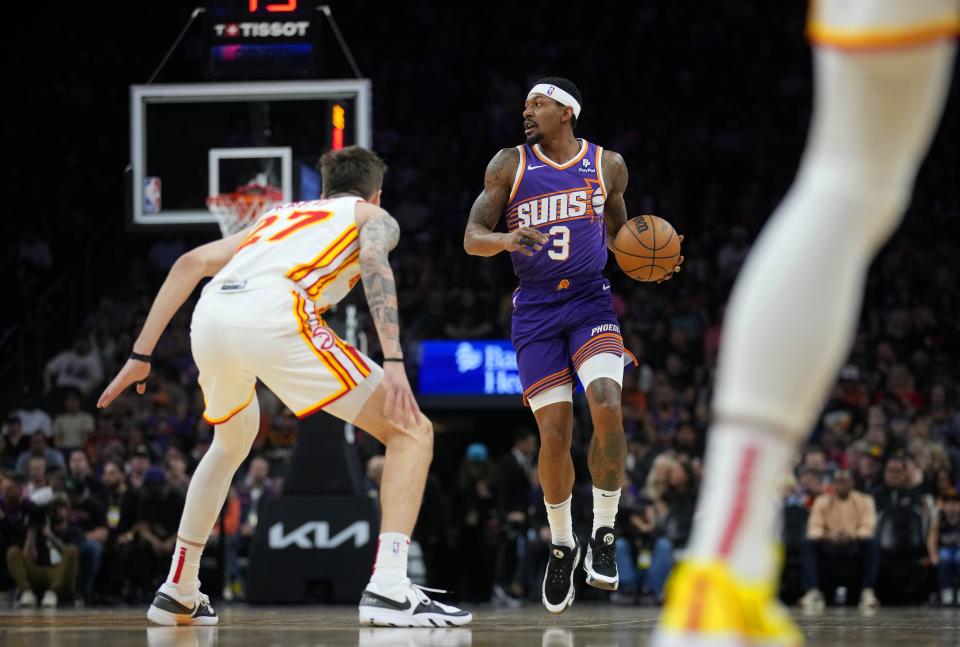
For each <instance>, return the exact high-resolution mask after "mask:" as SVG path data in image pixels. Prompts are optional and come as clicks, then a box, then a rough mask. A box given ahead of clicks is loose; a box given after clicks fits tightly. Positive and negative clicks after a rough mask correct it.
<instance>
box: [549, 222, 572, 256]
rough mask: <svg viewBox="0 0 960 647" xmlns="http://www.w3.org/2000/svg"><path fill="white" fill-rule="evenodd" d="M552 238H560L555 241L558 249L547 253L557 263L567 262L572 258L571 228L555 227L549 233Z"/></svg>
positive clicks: (554, 244) (554, 243)
mask: <svg viewBox="0 0 960 647" xmlns="http://www.w3.org/2000/svg"><path fill="white" fill-rule="evenodd" d="M547 233H548V234H550V236H551V237H552V236H558V238H554V239H553V246H554V247H556V249H551V250H548V251H547V256H549V257H550V258H552V259H553V260H555V261H565V260H567V257H568V256H570V228H569V227H565V226H563V225H555V226H553V227H551V228H550V230H549V231H548V232H547Z"/></svg>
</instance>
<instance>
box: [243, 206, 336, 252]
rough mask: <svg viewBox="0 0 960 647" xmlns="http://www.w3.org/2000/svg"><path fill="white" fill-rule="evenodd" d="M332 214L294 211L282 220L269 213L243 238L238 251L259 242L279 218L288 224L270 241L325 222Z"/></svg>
mask: <svg viewBox="0 0 960 647" xmlns="http://www.w3.org/2000/svg"><path fill="white" fill-rule="evenodd" d="M332 215H333V212H331V211H293V212H291V213H289V214H287V216H286V217H285V218H283V219H282V220H281V219H280V216H278V215H277V214H272V215H269V216H267V217H265V218H264V219H263V220H261V221H260V222H258V223H257V225H256V227H254V228H253V230H252V231H251V232H250V235H249V236H247V237H246V238H245V239H244V240H243V242H242V243H241V244H240V246H239V247H237V252H239V251H240V250H241V249H243V248H244V247H249V246H250V245H254V244H256V243H257V242H259V241H260V240H261V239H262V238H263V237H264V236H266V233H265V230H267V229H269V228H270V227H272V226H273V224H274V223H276V222H277V221H278V220H280V222H281V224H285V225H288V226H286V227H284V228H283V229H281V230H280V231H277V232H275V233H273V234H272V235H270V236H269V237H267V242H268V243H272V242H274V241H278V240H282V239H284V238H286V237H287V236H289V235H290V234H292V233H294V232H295V231H297V230H299V229H303V228H304V227H309V226H311V225H315V224H317V223H320V222H323V221H324V220H327V219H328V218H330V216H332ZM288 223H290V224H288ZM234 253H236V252H234Z"/></svg>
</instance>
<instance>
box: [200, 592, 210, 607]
mask: <svg viewBox="0 0 960 647" xmlns="http://www.w3.org/2000/svg"><path fill="white" fill-rule="evenodd" d="M200 603H201V604H205V605H207V608H209V609H210V610H211V611H213V607H212V606H210V596H209V595H207V594H206V593H201V594H200Z"/></svg>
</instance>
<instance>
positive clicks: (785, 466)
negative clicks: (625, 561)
mask: <svg viewBox="0 0 960 647" xmlns="http://www.w3.org/2000/svg"><path fill="white" fill-rule="evenodd" d="M709 438H710V440H709V447H708V449H707V456H706V462H705V463H704V466H703V475H704V481H703V485H702V487H701V488H700V492H701V495H700V500H699V501H698V502H697V511H696V516H695V519H696V523H695V524H694V529H693V536H692V537H691V538H690V547H689V552H688V555H689V556H690V557H691V558H692V559H696V560H722V561H725V562H726V563H727V564H728V565H729V566H730V567H731V568H732V569H733V571H734V573H736V574H737V575H738V576H739V577H741V578H742V579H744V580H747V581H750V582H758V581H766V580H767V579H768V578H769V577H770V576H771V574H772V572H773V571H774V570H775V569H776V568H777V566H778V564H777V559H776V552H775V549H776V544H775V537H776V536H777V534H778V529H779V526H780V505H781V496H780V492H781V490H782V486H783V480H784V477H785V475H787V474H789V472H790V468H791V466H792V465H793V460H794V455H795V448H794V444H793V443H792V442H790V441H788V440H786V439H784V438H781V437H779V436H776V435H774V434H771V433H768V432H767V431H766V430H763V429H759V428H756V429H751V428H748V427H740V426H737V425H734V424H729V423H727V424H724V423H719V424H715V425H714V426H713V427H712V428H711V429H710V435H709Z"/></svg>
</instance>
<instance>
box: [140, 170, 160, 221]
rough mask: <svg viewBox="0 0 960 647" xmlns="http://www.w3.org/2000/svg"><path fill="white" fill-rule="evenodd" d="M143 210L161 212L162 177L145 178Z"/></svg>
mask: <svg viewBox="0 0 960 647" xmlns="http://www.w3.org/2000/svg"><path fill="white" fill-rule="evenodd" d="M143 212H144V213H160V178H158V177H156V176H151V177H147V178H144V180H143Z"/></svg>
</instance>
